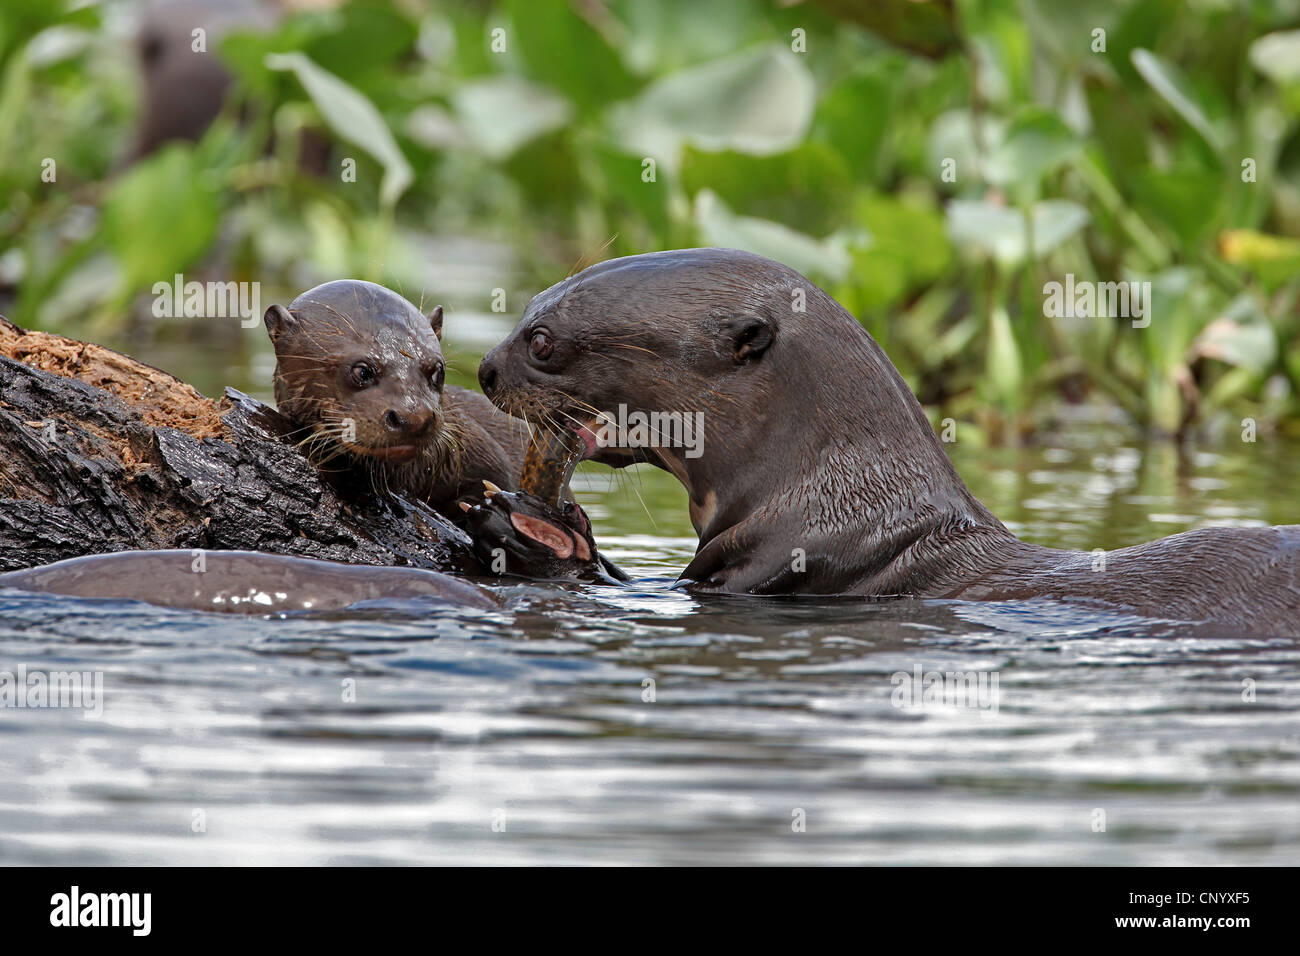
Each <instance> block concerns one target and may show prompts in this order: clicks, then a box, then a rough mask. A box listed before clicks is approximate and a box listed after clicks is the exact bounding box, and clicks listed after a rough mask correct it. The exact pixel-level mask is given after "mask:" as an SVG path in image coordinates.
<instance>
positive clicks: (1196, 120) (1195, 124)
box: [1130, 49, 1224, 153]
mask: <svg viewBox="0 0 1300 956" xmlns="http://www.w3.org/2000/svg"><path fill="white" fill-rule="evenodd" d="M1130 57H1131V59H1132V61H1133V66H1134V68H1135V69H1136V70H1137V71H1138V73H1140V74H1141V76H1142V79H1144V80H1146V81H1147V84H1148V85H1149V86H1150V87H1151V88H1152V89H1153V90H1155V91H1156V92H1157V93H1158V94H1160V97H1161V98H1162V99H1163V100H1164V101H1165V102H1166V103H1168V104H1169V105H1170V106H1172V107H1173V108H1174V112H1176V113H1177V114H1178V115H1179V116H1181V117H1182V118H1183V119H1184V120H1186V121H1187V124H1188V125H1189V126H1191V127H1192V129H1194V130H1196V132H1198V133H1200V134H1201V138H1202V139H1204V140H1205V142H1206V143H1208V144H1209V145H1210V147H1211V148H1212V149H1213V150H1214V151H1215V152H1216V153H1218V152H1221V151H1222V150H1223V147H1224V137H1223V136H1222V135H1221V134H1220V133H1219V131H1218V130H1217V129H1215V127H1214V125H1213V124H1212V123H1211V122H1210V120H1209V117H1207V116H1206V115H1205V111H1204V109H1203V108H1202V106H1201V104H1200V103H1199V102H1197V96H1196V94H1195V92H1194V91H1193V90H1192V85H1191V83H1189V82H1188V81H1187V78H1186V77H1185V76H1183V74H1182V71H1181V70H1179V69H1178V67H1176V66H1174V64H1172V63H1170V62H1169V61H1168V60H1165V59H1163V58H1161V57H1159V56H1156V55H1155V54H1154V53H1152V52H1151V51H1150V50H1143V49H1137V50H1134V51H1133V52H1132V54H1130Z"/></svg>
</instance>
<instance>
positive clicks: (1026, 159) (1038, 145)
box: [984, 109, 1083, 191]
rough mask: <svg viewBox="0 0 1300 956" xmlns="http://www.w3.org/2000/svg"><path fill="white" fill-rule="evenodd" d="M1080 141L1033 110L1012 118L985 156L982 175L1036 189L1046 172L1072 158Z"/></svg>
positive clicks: (1014, 186) (1049, 115) (1016, 186)
mask: <svg viewBox="0 0 1300 956" xmlns="http://www.w3.org/2000/svg"><path fill="white" fill-rule="evenodd" d="M1082 148H1083V143H1082V141H1081V140H1080V139H1079V138H1078V137H1077V136H1076V135H1075V134H1074V132H1073V131H1072V130H1071V129H1070V128H1069V127H1068V126H1066V125H1065V123H1064V122H1062V121H1061V119H1060V118H1059V117H1057V116H1055V115H1054V114H1052V113H1048V112H1046V111H1045V110H1038V109H1033V110H1030V111H1028V112H1026V113H1024V114H1023V115H1021V116H1020V117H1019V118H1018V119H1016V120H1015V121H1014V122H1013V123H1012V124H1011V125H1010V126H1009V127H1008V128H1007V131H1006V134H1005V135H1004V136H1003V137H1002V142H1001V143H1000V144H998V147H997V148H996V149H995V150H994V151H993V154H992V155H991V156H990V157H989V160H988V164H987V165H986V166H985V169H984V174H985V176H986V177H987V178H988V180H989V182H992V183H996V184H997V185H999V186H1003V187H1006V188H1011V189H1016V190H1022V191H1036V189H1037V186H1038V183H1039V181H1040V180H1041V179H1042V178H1043V177H1044V176H1046V175H1047V174H1048V173H1050V172H1053V171H1054V170H1056V169H1057V168H1059V167H1060V166H1061V165H1063V164H1064V163H1066V162H1067V161H1069V160H1070V159H1072V158H1073V157H1074V156H1075V155H1077V154H1078V153H1079V151H1080V150H1081V149H1082Z"/></svg>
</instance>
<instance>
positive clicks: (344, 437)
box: [265, 279, 447, 469]
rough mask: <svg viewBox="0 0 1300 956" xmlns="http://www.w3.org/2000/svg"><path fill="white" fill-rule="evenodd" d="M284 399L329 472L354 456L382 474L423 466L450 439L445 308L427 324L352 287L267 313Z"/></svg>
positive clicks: (394, 302)
mask: <svg viewBox="0 0 1300 956" xmlns="http://www.w3.org/2000/svg"><path fill="white" fill-rule="evenodd" d="M265 322H266V330H267V332H268V333H269V334H270V336H271V342H272V343H273V344H274V346H275V400H276V404H277V405H278V406H279V408H280V411H281V413H282V414H284V415H285V416H286V417H287V418H289V419H290V420H291V421H292V422H293V423H294V424H295V425H296V426H297V427H298V428H300V429H302V431H303V433H304V434H303V435H302V436H300V437H302V443H303V446H304V447H305V448H306V449H307V450H308V452H309V454H310V455H311V456H312V457H313V459H315V460H317V461H318V462H320V463H322V464H323V463H324V461H325V460H328V459H331V458H333V457H335V456H337V455H339V454H347V455H349V456H351V457H352V458H354V459H356V460H358V461H360V462H362V463H365V464H367V465H372V466H377V467H380V468H381V469H388V468H392V467H400V465H401V464H402V463H406V462H417V461H418V460H420V459H421V458H422V457H424V455H423V454H422V453H427V451H428V450H429V449H433V448H437V447H438V446H439V442H440V441H441V439H442V438H443V435H442V432H443V412H442V390H443V381H444V378H445V375H446V367H447V365H446V361H445V360H444V359H443V355H442V346H441V344H440V342H439V339H440V338H441V335H442V307H441V306H439V307H437V308H435V309H434V310H433V312H432V314H430V315H428V316H425V315H423V314H422V313H421V312H420V311H419V310H418V309H416V307H415V306H413V305H412V304H411V303H410V302H407V301H406V299H404V298H402V297H401V296H399V295H397V294H396V293H395V292H392V291H390V290H389V289H385V288H384V287H383V286H380V285H375V284H374V283H372V282H360V281H356V280H351V279H343V280H339V281H336V282H327V283H325V284H324V285H321V286H317V287H316V288H314V289H312V290H310V291H308V292H304V293H303V294H302V295H300V296H298V298H296V299H294V300H293V302H291V303H290V304H289V307H288V308H287V309H286V308H284V307H283V306H280V305H273V306H271V307H270V308H269V309H267V310H266V316H265Z"/></svg>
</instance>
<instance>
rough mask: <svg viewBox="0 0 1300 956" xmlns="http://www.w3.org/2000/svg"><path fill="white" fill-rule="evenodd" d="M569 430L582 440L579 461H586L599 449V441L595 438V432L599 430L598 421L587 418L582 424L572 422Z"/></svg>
mask: <svg viewBox="0 0 1300 956" xmlns="http://www.w3.org/2000/svg"><path fill="white" fill-rule="evenodd" d="M569 428H570V429H572V430H573V432H574V433H575V434H576V435H577V436H578V437H579V438H581V439H582V446H583V448H582V459H581V460H583V461H586V460H587V459H588V458H591V457H592V456H594V455H595V454H596V452H597V450H599V448H600V440H599V439H598V438H597V437H596V432H597V430H598V429H599V428H600V419H598V418H589V419H587V420H586V421H584V422H574V423H573V424H571V425H570V426H569Z"/></svg>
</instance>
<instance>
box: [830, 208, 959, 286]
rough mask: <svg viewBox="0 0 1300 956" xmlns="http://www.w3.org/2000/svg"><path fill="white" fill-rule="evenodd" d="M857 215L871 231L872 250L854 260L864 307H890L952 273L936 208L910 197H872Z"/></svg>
mask: <svg viewBox="0 0 1300 956" xmlns="http://www.w3.org/2000/svg"><path fill="white" fill-rule="evenodd" d="M854 212H855V219H856V221H857V222H859V223H861V224H862V225H863V226H865V227H866V228H867V230H868V231H869V233H870V239H869V240H868V243H869V244H868V246H867V247H866V248H865V249H860V250H855V252H854V256H853V279H854V281H855V282H856V283H857V284H858V286H859V303H860V306H861V308H863V309H866V308H879V307H882V306H887V305H892V304H893V303H895V302H897V301H898V300H899V299H900V298H901V297H902V296H903V295H904V294H905V293H906V292H908V291H910V290H912V289H915V288H918V287H920V286H923V285H925V284H927V283H930V282H933V281H934V280H935V279H937V278H939V277H940V276H941V275H943V274H944V273H945V272H946V271H947V270H948V267H949V265H950V263H951V261H952V245H951V244H950V243H949V241H948V236H947V235H946V234H945V233H944V221H943V216H942V214H941V213H939V211H938V210H936V209H933V208H931V207H929V206H927V205H924V204H922V203H921V202H919V201H917V200H915V199H912V198H896V197H893V196H883V195H868V196H863V197H862V198H860V199H859V200H858V201H857V202H856V203H855V204H854Z"/></svg>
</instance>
